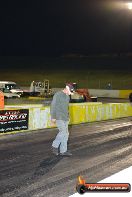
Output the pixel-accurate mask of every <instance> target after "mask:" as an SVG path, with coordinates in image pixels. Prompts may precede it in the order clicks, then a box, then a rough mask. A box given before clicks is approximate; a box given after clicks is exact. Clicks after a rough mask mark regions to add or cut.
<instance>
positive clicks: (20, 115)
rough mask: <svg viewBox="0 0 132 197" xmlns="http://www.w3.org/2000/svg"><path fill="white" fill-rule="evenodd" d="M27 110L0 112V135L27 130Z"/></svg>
mask: <svg viewBox="0 0 132 197" xmlns="http://www.w3.org/2000/svg"><path fill="white" fill-rule="evenodd" d="M28 116H29V110H28V109H19V110H0V133H5V132H11V131H19V130H27V129H28Z"/></svg>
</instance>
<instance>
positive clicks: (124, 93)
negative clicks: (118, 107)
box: [119, 90, 132, 99]
mask: <svg viewBox="0 0 132 197" xmlns="http://www.w3.org/2000/svg"><path fill="white" fill-rule="evenodd" d="M130 93H132V90H119V98H127V99H128V98H129V95H130Z"/></svg>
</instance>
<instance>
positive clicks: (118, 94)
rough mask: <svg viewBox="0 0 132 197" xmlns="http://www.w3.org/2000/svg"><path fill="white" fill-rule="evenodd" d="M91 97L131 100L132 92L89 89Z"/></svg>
mask: <svg viewBox="0 0 132 197" xmlns="http://www.w3.org/2000/svg"><path fill="white" fill-rule="evenodd" d="M88 91H89V93H90V95H93V96H98V97H109V98H129V94H130V93H132V90H104V89H88Z"/></svg>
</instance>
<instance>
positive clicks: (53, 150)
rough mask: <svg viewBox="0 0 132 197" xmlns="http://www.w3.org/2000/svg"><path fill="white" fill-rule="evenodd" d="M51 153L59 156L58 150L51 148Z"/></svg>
mask: <svg viewBox="0 0 132 197" xmlns="http://www.w3.org/2000/svg"><path fill="white" fill-rule="evenodd" d="M52 152H53V154H54V155H59V152H58V148H55V147H53V146H52Z"/></svg>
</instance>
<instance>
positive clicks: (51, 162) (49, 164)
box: [34, 155, 63, 177]
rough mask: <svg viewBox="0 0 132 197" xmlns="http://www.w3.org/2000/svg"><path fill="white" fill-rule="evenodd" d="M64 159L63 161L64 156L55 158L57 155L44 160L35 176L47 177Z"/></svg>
mask: <svg viewBox="0 0 132 197" xmlns="http://www.w3.org/2000/svg"><path fill="white" fill-rule="evenodd" d="M62 159H63V157H62V156H55V155H53V156H51V157H48V158H46V159H44V160H43V161H42V162H41V163H40V165H39V166H38V167H37V168H36V170H35V172H34V176H35V177H37V176H43V175H45V174H46V173H48V172H49V171H50V170H52V168H54V167H55V166H56V165H57V164H58V163H59V162H60V160H62Z"/></svg>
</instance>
